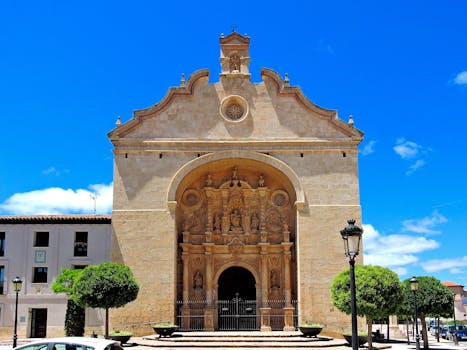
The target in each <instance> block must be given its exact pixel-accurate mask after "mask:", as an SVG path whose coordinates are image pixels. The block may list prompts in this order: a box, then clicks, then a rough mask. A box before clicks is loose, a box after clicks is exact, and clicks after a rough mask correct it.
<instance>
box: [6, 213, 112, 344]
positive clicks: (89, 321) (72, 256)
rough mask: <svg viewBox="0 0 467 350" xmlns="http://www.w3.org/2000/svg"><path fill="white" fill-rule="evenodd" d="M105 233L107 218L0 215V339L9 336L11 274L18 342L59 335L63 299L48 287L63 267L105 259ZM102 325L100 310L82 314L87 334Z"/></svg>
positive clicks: (107, 237)
mask: <svg viewBox="0 0 467 350" xmlns="http://www.w3.org/2000/svg"><path fill="white" fill-rule="evenodd" d="M110 235H111V216H110V215H35V216H0V337H2V339H8V338H9V337H12V335H13V327H14V314H15V298H16V293H15V291H14V289H13V283H12V280H13V279H14V278H15V277H16V276H18V277H20V278H21V280H22V281H23V284H22V288H21V291H20V292H19V295H18V297H19V299H18V300H19V302H18V314H17V316H18V317H17V319H18V332H17V333H18V338H29V337H31V338H36V337H50V336H58V335H63V334H64V321H65V310H66V300H67V296H66V295H57V294H54V293H53V292H52V290H51V289H50V286H51V285H52V283H53V282H54V280H55V279H56V277H57V275H58V274H60V272H61V269H62V268H76V269H80V268H84V267H85V266H88V265H92V264H99V263H101V262H104V261H109V260H110V240H111V237H110ZM102 322H103V321H102V317H101V315H100V311H99V310H92V309H89V310H87V311H86V327H87V330H88V331H89V329H90V328H92V327H100V326H101V325H102Z"/></svg>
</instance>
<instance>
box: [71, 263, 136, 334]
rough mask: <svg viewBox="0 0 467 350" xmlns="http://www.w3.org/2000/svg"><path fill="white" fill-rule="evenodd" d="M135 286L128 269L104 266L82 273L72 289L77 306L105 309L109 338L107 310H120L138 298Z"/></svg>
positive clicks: (92, 267) (106, 264) (90, 267)
mask: <svg viewBox="0 0 467 350" xmlns="http://www.w3.org/2000/svg"><path fill="white" fill-rule="evenodd" d="M138 292H139V285H138V283H137V282H136V280H135V278H134V276H133V273H132V272H131V270H130V268H129V267H128V266H125V265H122V264H118V263H109V262H104V263H102V264H99V265H91V266H88V267H86V268H85V269H84V270H83V273H82V274H81V276H80V277H79V279H78V280H77V282H76V284H75V286H74V288H73V294H72V296H73V300H74V301H75V302H76V303H77V304H78V305H80V306H83V307H86V306H88V307H92V308H102V309H105V337H106V338H108V337H109V309H112V308H117V307H122V306H124V305H126V304H127V303H129V302H131V301H133V300H135V299H136V297H137V296H138Z"/></svg>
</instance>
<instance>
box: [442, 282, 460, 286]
mask: <svg viewBox="0 0 467 350" xmlns="http://www.w3.org/2000/svg"><path fill="white" fill-rule="evenodd" d="M443 284H444V285H445V286H446V287H463V285H462V284H459V283H456V282H451V281H444V282H443Z"/></svg>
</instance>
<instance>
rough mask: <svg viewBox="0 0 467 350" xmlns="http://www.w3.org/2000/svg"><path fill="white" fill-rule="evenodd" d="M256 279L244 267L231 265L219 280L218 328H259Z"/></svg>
mask: <svg viewBox="0 0 467 350" xmlns="http://www.w3.org/2000/svg"><path fill="white" fill-rule="evenodd" d="M255 284H256V281H255V278H254V276H253V275H252V274H251V272H250V271H248V270H247V269H245V268H243V267H238V266H234V267H230V268H228V269H226V270H225V271H224V272H223V273H222V274H221V275H220V277H219V281H218V286H219V287H218V293H217V295H218V303H217V305H218V310H217V312H218V321H219V323H218V328H219V330H223V331H238V330H257V329H258V327H257V324H258V322H257V320H256V318H257V312H256V286H255Z"/></svg>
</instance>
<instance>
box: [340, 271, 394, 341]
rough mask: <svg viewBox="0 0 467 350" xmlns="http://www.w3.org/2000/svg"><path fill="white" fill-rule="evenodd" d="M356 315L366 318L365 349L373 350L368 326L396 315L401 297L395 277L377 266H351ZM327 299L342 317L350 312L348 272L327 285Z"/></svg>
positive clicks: (342, 273)
mask: <svg viewBox="0 0 467 350" xmlns="http://www.w3.org/2000/svg"><path fill="white" fill-rule="evenodd" d="M355 289H356V302H357V315H358V316H362V317H363V316H364V317H366V321H367V332H368V347H369V349H372V348H373V344H372V339H371V337H372V333H371V331H372V326H373V320H374V319H380V318H385V317H388V316H390V315H394V314H396V312H397V309H398V305H399V303H400V300H401V298H402V288H401V285H400V282H399V277H398V276H397V274H396V273H394V272H393V271H391V270H389V269H387V268H384V267H381V266H370V265H368V266H355ZM331 300H332V303H333V304H334V306H336V307H337V308H338V309H339V310H340V311H342V312H345V313H346V314H348V315H349V314H350V313H351V306H350V271H349V269H347V270H344V271H342V272H341V273H339V274H338V275H336V276H335V277H334V280H333V282H332V284H331Z"/></svg>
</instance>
